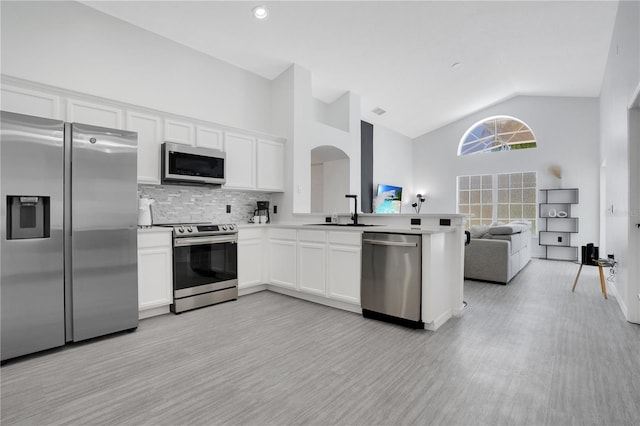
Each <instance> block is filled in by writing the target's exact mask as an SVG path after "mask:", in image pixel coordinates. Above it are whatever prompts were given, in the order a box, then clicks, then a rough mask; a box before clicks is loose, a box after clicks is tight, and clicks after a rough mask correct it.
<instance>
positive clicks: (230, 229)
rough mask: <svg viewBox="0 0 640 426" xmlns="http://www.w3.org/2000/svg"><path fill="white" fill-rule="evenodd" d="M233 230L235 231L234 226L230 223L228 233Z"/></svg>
mask: <svg viewBox="0 0 640 426" xmlns="http://www.w3.org/2000/svg"><path fill="white" fill-rule="evenodd" d="M234 229H236V226H235V225H234V224H233V223H232V224H230V225H229V231H233V230H234Z"/></svg>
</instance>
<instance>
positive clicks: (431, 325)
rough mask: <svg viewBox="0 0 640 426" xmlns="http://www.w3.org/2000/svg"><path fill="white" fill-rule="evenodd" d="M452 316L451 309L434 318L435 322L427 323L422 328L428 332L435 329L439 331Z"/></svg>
mask: <svg viewBox="0 0 640 426" xmlns="http://www.w3.org/2000/svg"><path fill="white" fill-rule="evenodd" d="M452 316H453V314H452V311H451V309H449V310H447V311H445V312H443V313H442V314H441V315H439V316H438V318H436V319H435V320H433V321H431V322H429V323H425V324H424V328H425V329H426V330H430V331H436V330H437V329H439V328H440V327H441V326H442V325H443V324H444V323H445V322H447V321H448V320H449V318H451V317H452Z"/></svg>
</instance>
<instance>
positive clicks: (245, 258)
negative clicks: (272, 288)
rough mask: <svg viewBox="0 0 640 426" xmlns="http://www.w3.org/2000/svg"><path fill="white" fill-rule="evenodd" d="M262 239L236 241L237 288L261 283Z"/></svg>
mask: <svg viewBox="0 0 640 426" xmlns="http://www.w3.org/2000/svg"><path fill="white" fill-rule="evenodd" d="M262 256H263V250H262V240H259V239H252V240H246V241H243V240H239V241H238V288H247V287H253V286H256V285H259V284H263V283H264V281H263V279H262Z"/></svg>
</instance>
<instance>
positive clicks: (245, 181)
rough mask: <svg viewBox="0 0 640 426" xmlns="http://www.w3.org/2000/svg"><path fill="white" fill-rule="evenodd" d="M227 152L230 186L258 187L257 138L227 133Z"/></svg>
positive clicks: (225, 147)
mask: <svg viewBox="0 0 640 426" xmlns="http://www.w3.org/2000/svg"><path fill="white" fill-rule="evenodd" d="M224 150H225V152H226V153H227V179H226V181H227V183H226V184H225V187H229V188H247V189H255V187H256V173H255V170H256V139H255V138H254V137H251V136H246V135H239V134H235V133H225V136H224Z"/></svg>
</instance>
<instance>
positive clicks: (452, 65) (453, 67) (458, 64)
mask: <svg viewBox="0 0 640 426" xmlns="http://www.w3.org/2000/svg"><path fill="white" fill-rule="evenodd" d="M451 68H452V69H454V70H455V69H458V68H460V62H454V63H453V64H451Z"/></svg>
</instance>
